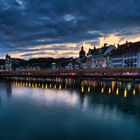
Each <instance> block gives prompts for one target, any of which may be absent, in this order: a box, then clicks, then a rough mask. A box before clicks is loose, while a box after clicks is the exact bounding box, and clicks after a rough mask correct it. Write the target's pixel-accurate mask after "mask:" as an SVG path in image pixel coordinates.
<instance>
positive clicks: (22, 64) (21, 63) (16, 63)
mask: <svg viewBox="0 0 140 140" xmlns="http://www.w3.org/2000/svg"><path fill="white" fill-rule="evenodd" d="M72 60H73V58H32V59H29V60H24V59H18V58H12V67H13V69H16V68H34V67H35V68H36V67H39V68H41V69H49V68H51V66H52V63H56V66H57V67H64V66H66V65H67V64H68V63H69V62H70V61H72ZM0 65H5V60H4V59H0Z"/></svg>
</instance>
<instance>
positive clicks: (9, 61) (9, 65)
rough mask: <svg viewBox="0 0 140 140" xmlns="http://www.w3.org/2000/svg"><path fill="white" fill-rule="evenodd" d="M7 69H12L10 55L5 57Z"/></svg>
mask: <svg viewBox="0 0 140 140" xmlns="http://www.w3.org/2000/svg"><path fill="white" fill-rule="evenodd" d="M5 70H6V71H11V70H12V58H11V57H10V56H9V55H6V57H5Z"/></svg>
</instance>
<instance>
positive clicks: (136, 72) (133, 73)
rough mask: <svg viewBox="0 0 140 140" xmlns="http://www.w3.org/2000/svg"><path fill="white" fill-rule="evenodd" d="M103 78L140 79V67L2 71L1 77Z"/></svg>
mask: <svg viewBox="0 0 140 140" xmlns="http://www.w3.org/2000/svg"><path fill="white" fill-rule="evenodd" d="M15 77H16V78H20V77H21V78H27V77H28V78H56V77H60V78H101V79H115V80H117V79H126V80H133V81H134V80H140V69H95V70H21V71H1V72H0V78H4V79H10V78H15Z"/></svg>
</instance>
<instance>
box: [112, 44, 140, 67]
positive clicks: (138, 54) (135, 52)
mask: <svg viewBox="0 0 140 140" xmlns="http://www.w3.org/2000/svg"><path fill="white" fill-rule="evenodd" d="M111 57H112V67H113V68H140V42H135V43H131V42H126V43H125V44H123V45H119V46H118V48H117V49H116V50H115V51H114V53H113V54H112V55H111Z"/></svg>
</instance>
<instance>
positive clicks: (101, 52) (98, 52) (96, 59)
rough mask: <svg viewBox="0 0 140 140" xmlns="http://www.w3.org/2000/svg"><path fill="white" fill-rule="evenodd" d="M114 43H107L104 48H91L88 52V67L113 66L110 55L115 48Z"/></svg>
mask: <svg viewBox="0 0 140 140" xmlns="http://www.w3.org/2000/svg"><path fill="white" fill-rule="evenodd" d="M115 49H116V48H115V46H114V45H109V46H108V45H107V44H105V45H104V46H103V47H102V48H98V49H96V48H95V47H94V49H93V50H92V49H89V52H88V56H87V57H88V62H87V63H88V65H89V66H88V67H90V68H109V67H111V63H110V55H111V54H112V53H113V51H114V50H115Z"/></svg>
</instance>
